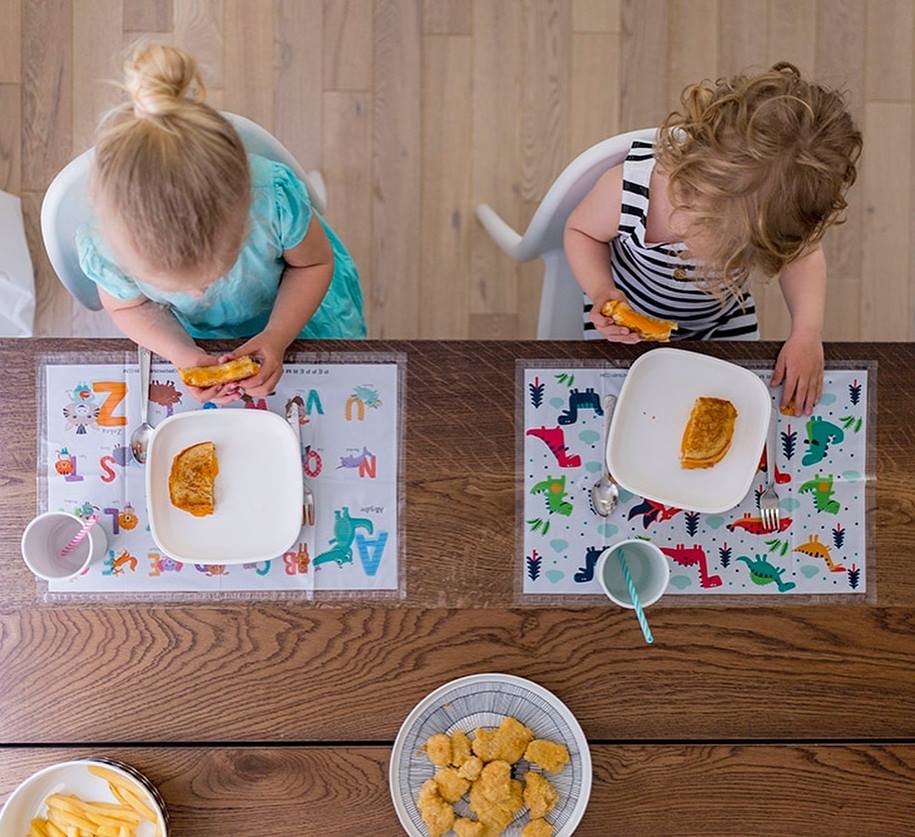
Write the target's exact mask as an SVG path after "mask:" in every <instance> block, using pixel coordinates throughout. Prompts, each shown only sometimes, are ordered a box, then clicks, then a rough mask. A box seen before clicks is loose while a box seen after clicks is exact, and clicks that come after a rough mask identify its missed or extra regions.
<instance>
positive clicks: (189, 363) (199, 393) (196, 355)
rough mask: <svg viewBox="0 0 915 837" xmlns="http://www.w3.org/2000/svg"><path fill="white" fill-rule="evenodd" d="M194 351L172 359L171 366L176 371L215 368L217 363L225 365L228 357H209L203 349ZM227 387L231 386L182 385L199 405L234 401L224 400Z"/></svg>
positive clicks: (232, 399) (233, 398)
mask: <svg viewBox="0 0 915 837" xmlns="http://www.w3.org/2000/svg"><path fill="white" fill-rule="evenodd" d="M195 349H196V351H190V352H188V353H187V354H182V355H179V356H177V357H174V358H172V359H171V360H172V364H173V365H174V366H175V368H176V369H192V368H195V367H197V366H215V365H216V364H217V363H225V362H226V361H227V360H228V359H229V356H228V355H221V356H219V357H217V356H215V355H209V354H207V353H206V352H205V351H203V349H200V348H197V347H196V346H195ZM228 386H231V384H228V385H227V384H218V385H216V386H215V387H192V386H191V385H190V384H184V388H185V389H186V390H187V392H189V393H190V394H191V395H192V396H193V397H194V398H195V399H196V400H197V401H199V402H200V403H201V404H206V402H207V401H213V402H215V403H217V404H228V403H229V401H234V400H235V397H237V396H235V397H232V398H225V396H226V392H225V390H226V389H227V387H228Z"/></svg>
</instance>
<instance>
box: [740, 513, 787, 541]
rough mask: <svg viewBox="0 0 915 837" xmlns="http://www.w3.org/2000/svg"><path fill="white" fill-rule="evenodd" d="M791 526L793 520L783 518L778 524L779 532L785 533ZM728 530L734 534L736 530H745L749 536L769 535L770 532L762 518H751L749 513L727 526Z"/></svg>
mask: <svg viewBox="0 0 915 837" xmlns="http://www.w3.org/2000/svg"><path fill="white" fill-rule="evenodd" d="M790 526H791V518H790V517H783V518H782V519H781V520H780V521H779V523H778V531H779V532H784V531H785V530H786V529H788V528H789V527H790ZM726 528H727V530H728V531H729V532H733V531H734V530H735V529H743V530H744V531H745V532H746V533H747V534H748V535H768V534H769V532H770V530H769V529H767V528H766V527H765V526H764V525H763V521H762V518H761V517H751V515H750V512H747V513H746V514H745V515H744V516H743V517H741V518H740V520H735V521H734V522H733V523H729V524H728V525H727V527H726Z"/></svg>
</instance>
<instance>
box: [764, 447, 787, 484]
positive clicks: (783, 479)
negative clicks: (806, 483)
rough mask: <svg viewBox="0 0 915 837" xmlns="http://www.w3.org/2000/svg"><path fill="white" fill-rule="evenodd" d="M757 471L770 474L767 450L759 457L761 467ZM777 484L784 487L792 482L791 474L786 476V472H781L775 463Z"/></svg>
mask: <svg viewBox="0 0 915 837" xmlns="http://www.w3.org/2000/svg"><path fill="white" fill-rule="evenodd" d="M756 470H757V471H762V472H764V473H766V474H768V473H769V457H768V455H767V454H766V449H765V448H763V452H762V455H761V456H760V457H759V467H758V468H757V469H756ZM775 482H776V483H777V484H778V485H784V484H785V483H787V482H791V474H786V473H785V472H784V471H782V470H780V469H779V467H778V463H777V462H776V463H775Z"/></svg>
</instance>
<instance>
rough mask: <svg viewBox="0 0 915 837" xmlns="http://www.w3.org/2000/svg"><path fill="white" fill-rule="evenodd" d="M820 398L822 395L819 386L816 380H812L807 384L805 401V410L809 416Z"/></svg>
mask: <svg viewBox="0 0 915 837" xmlns="http://www.w3.org/2000/svg"><path fill="white" fill-rule="evenodd" d="M819 400H820V395H819V392H818V387H817V384H816V382H814V381H810V382H808V384H807V399H806V402H805V403H804V412H805V413H806V414H807V415H808V416H809V415H810V414H811V413H812V412H813V408H814V407H816V405H817V401H819Z"/></svg>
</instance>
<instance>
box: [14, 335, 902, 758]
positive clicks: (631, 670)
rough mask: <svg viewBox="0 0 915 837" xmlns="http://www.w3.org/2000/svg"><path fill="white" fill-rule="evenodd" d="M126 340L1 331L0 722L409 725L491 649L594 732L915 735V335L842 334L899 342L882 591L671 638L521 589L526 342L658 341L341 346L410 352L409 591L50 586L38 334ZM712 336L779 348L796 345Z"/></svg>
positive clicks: (315, 727)
mask: <svg viewBox="0 0 915 837" xmlns="http://www.w3.org/2000/svg"><path fill="white" fill-rule="evenodd" d="M114 348H117V349H121V350H124V351H126V350H128V348H129V344H127V343H125V342H107V341H105V342H103V341H91V342H90V341H38V340H36V341H29V342H13V341H6V342H0V364H2V368H3V369H4V370H5V374H6V376H7V381H8V386H9V387H10V391H11V392H15V393H17V395H16V397H15V398H9V399H6V400H5V403H4V409H3V411H2V412H0V439H3V440H5V443H4V444H3V445H0V520H2V521H3V524H2V527H0V556H2V559H3V560H2V561H0V591H2V592H0V596H2V599H0V665H2V669H3V677H2V678H0V741H6V742H23V743H30V742H61V743H68V742H70V743H76V742H88V741H200V740H207V741H252V740H254V741H284V740H286V741H288V740H303V741H304V740H319V741H320V740H354V741H378V740H389V739H391V738H392V737H393V735H394V733H395V732H396V729H397V727H398V726H399V724H400V723H401V721H402V719H403V717H404V715H405V714H406V712H407V711H408V710H409V709H410V707H412V706H413V704H414V703H415V702H417V701H418V700H419V699H420V698H422V697H423V696H424V695H425V694H426V693H427V692H428V691H430V690H431V689H432V688H434V687H435V686H437V685H439V684H440V683H442V682H444V681H446V680H448V679H450V678H451V677H455V676H458V675H461V674H469V673H473V672H479V671H487V670H497V671H506V672H511V673H515V674H519V675H522V676H527V677H531V678H533V679H535V680H537V681H538V682H540V683H542V684H543V685H544V686H546V687H547V688H550V689H553V690H554V691H556V692H557V693H558V694H559V695H560V696H561V697H562V698H563V699H564V700H565V701H566V702H567V703H568V704H569V705H570V706H571V708H572V710H573V711H574V712H575V713H576V715H577V716H578V717H579V719H580V720H581V723H582V725H583V727H584V729H585V732H586V733H587V734H588V735H589V736H590V737H591V738H593V739H605V740H616V739H621V738H622V739H630V740H632V739H638V740H644V739H668V738H673V739H707V740H717V739H735V740H736V739H770V738H773V737H774V738H784V739H812V740H816V739H823V738H827V739H844V738H849V737H852V738H873V737H879V738H899V737H905V736H910V737H912V736H915V678H912V676H911V672H912V661H913V640H912V637H913V631H915V582H913V580H912V578H911V575H912V573H911V560H910V556H911V554H912V549H913V546H915V535H913V534H912V533H913V522H915V487H913V475H915V433H913V430H912V427H911V423H910V412H911V405H912V404H913V403H915V376H913V373H912V371H911V370H912V366H913V362H915V347H913V346H909V345H887V344H879V345H866V344H854V345H832V346H829V347H828V349H827V353H828V356H829V357H830V358H832V359H843V358H844V359H852V360H864V359H873V360H877V361H878V363H879V372H878V382H879V383H878V416H877V434H878V456H877V476H878V482H877V504H878V508H877V511H876V526H875V528H876V537H877V554H878V563H877V606H867V605H817V606H805V605H794V606H790V607H789V606H785V607H781V606H764V607H760V606H754V607H737V606H727V605H726V604H721V603H719V604H710V605H708V606H703V607H684V606H670V607H663V606H661V605H659V606H658V608H657V609H656V610H655V611H654V614H655V615H654V618H653V620H652V622H653V627H654V629H655V635H656V636H657V637H658V640H659V641H658V643H657V645H656V646H655V647H652V648H647V647H646V646H644V644H643V643H642V640H641V637H640V634H639V632H638V629H637V627H636V625H635V623H634V621H633V620H632V619H631V618H629V615H628V614H622V613H620V612H618V611H615V610H613V609H611V608H609V607H607V606H601V607H590V608H580V607H579V608H573V607H566V608H562V609H554V608H543V607H525V606H523V603H521V604H520V605H519V603H518V602H517V601H516V599H515V596H514V592H513V591H514V581H515V578H516V573H517V556H516V553H515V543H514V541H515V529H514V523H513V518H514V502H515V491H516V488H515V485H516V483H515V474H514V450H515V447H514V446H515V434H514V429H513V428H514V418H515V403H514V381H515V361H516V359H518V358H529V359H543V358H562V359H567V360H569V361H574V360H576V359H577V360H585V359H607V360H631V359H632V358H634V357H636V356H637V355H638V354H639V353H640V352H641V349H638V348H634V349H633V348H626V347H613V346H610V345H609V344H607V345H602V344H586V343H496V342H492V343H463V342H453V343H432V342H429V343H385V342H368V343H360V344H358V345H357V344H346V343H331V344H322V345H321V348H322V350H323V349H327V350H328V351H334V350H337V349H353V348H359V349H360V350H362V351H372V350H379V351H391V350H396V351H404V352H405V353H406V355H407V357H408V362H407V369H408V372H407V419H406V462H407V471H406V483H407V496H406V520H405V524H406V546H407V556H406V561H407V597H406V599H405V600H404V601H403V602H399V603H394V604H396V606H392V604H391V603H388V604H387V605H375V604H373V605H371V606H368V605H367V604H365V603H361V604H360V603H358V602H351V603H350V604H348V605H347V604H342V605H341V604H339V603H337V604H336V605H326V606H315V605H312V604H306V603H301V604H298V603H294V602H288V601H287V602H283V603H265V602H262V603H258V604H234V603H233V604H228V603H223V602H212V601H210V602H207V601H206V600H205V599H204V600H201V602H200V604H196V603H195V604H183V605H178V604H171V605H168V604H164V605H163V604H159V605H156V604H152V603H150V604H140V605H132V606H129V607H124V606H120V607H117V606H107V607H88V606H79V605H78V604H74V605H68V606H64V605H61V604H43V603H41V602H40V601H38V600H37V595H36V588H35V583H34V581H33V579H32V578H31V576H30V575H29V573H28V572H27V570H26V569H25V567H24V566H23V565H22V563H21V561H20V560H19V558H18V541H19V536H20V533H21V531H22V529H23V527H24V525H25V523H26V522H27V521H28V519H29V518H30V517H31V516H32V514H33V513H34V509H35V473H36V471H35V468H36V462H35V459H36V445H35V436H34V433H35V431H34V429H32V430H31V431H30V432H28V433H26V434H23V431H22V428H24V427H29V428H34V422H35V416H36V404H35V381H36V362H37V357H38V355H40V353H41V352H46V351H51V350H56V351H60V350H70V351H74V352H80V353H81V355H80V356H81V357H82V358H83V359H86V360H88V358H89V357H90V356H91V354H90V353H91V351H92V350H93V349H98V350H103V349H114ZM301 348H303V349H305V348H309V347H308V346H307V345H305V344H303V345H302V347H301ZM311 348H313V347H311ZM692 348H700V350H702V351H708V352H710V353H714V354H717V355H721V356H727V357H731V358H735V359H766V358H770V359H771V358H773V357H774V354H775V348H776V347H775V346H773V345H771V344H764V343H763V344H743V345H741V344H731V345H717V346H715V345H712V344H705V345H703V346H701V347H695V346H694V347H692ZM7 440H14V441H13V443H9V442H8V441H7ZM342 684H345V687H344V686H343V685H342ZM93 705H95V706H96V707H97V709H95V710H87V707H91V706H93ZM252 706H256V707H257V709H256V711H252V708H251V707H252ZM178 707H180V710H178V709H177V708H178ZM367 707H371V711H366V708H367Z"/></svg>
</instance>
